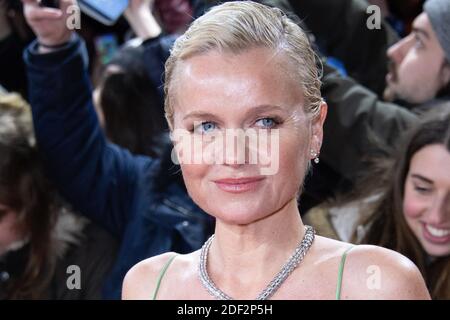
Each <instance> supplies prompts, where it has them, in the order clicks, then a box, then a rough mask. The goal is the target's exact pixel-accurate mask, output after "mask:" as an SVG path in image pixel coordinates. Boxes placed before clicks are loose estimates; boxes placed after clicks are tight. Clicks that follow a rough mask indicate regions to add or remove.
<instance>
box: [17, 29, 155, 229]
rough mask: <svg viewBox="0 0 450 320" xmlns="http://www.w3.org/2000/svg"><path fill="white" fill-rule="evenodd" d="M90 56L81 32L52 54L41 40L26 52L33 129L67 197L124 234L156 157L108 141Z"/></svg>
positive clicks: (52, 172) (100, 222)
mask: <svg viewBox="0 0 450 320" xmlns="http://www.w3.org/2000/svg"><path fill="white" fill-rule="evenodd" d="M86 57H87V54H86V49H85V46H84V42H83V41H82V40H80V39H79V38H78V37H77V36H74V39H73V40H72V41H71V42H70V43H69V44H68V45H67V46H66V47H65V48H63V49H61V50H58V51H56V52H52V53H49V54H38V53H37V44H36V43H32V44H31V45H30V46H29V47H28V48H27V49H26V50H25V53H24V59H25V62H26V65H27V72H28V79H29V92H30V94H29V99H30V103H31V105H32V111H33V122H34V129H35V133H36V139H37V142H38V145H39V148H40V150H41V153H42V156H43V158H44V161H45V164H46V168H47V171H48V174H49V176H50V177H51V179H52V181H53V182H54V183H55V184H56V186H57V187H58V189H59V191H60V193H61V194H62V195H63V197H64V198H65V199H66V200H68V201H69V202H70V203H71V204H72V205H73V206H74V208H75V209H77V210H79V211H80V212H82V213H83V214H85V215H86V216H88V217H89V218H91V219H92V220H94V221H96V222H97V223H99V224H101V225H103V226H104V227H105V228H106V229H108V230H109V231H110V232H112V233H113V234H115V235H116V236H119V237H120V236H121V235H122V234H123V232H124V230H125V227H126V226H127V223H128V222H129V220H130V218H131V216H132V215H133V214H134V213H135V211H136V210H135V208H134V201H135V200H134V198H135V191H136V188H138V186H140V184H139V181H140V180H139V179H141V180H142V176H144V175H146V174H147V173H148V172H149V171H151V168H149V166H150V167H151V166H154V165H156V161H153V160H152V159H150V158H147V157H139V156H133V155H131V154H130V153H129V152H128V151H126V150H123V149H121V148H119V147H118V146H116V145H113V144H111V143H109V142H107V141H106V138H105V136H104V134H103V132H102V130H101V128H100V126H99V122H98V119H97V116H96V113H95V111H94V108H93V105H92V89H91V85H90V81H89V78H88V74H87V71H86V70H87V58H86ZM147 175H148V174H147ZM147 181H148V180H147Z"/></svg>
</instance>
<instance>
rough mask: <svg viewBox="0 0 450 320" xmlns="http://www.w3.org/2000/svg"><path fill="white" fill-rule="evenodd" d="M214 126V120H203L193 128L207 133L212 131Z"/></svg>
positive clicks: (198, 131)
mask: <svg viewBox="0 0 450 320" xmlns="http://www.w3.org/2000/svg"><path fill="white" fill-rule="evenodd" d="M215 128H216V124H215V123H214V122H210V121H205V122H202V123H201V124H200V125H198V126H197V127H196V128H194V129H195V132H197V133H208V132H211V131H213V130H214V129H215Z"/></svg>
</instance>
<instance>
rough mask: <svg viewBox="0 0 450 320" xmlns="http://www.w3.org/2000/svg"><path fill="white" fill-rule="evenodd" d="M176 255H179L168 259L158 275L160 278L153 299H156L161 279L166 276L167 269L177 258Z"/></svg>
mask: <svg viewBox="0 0 450 320" xmlns="http://www.w3.org/2000/svg"><path fill="white" fill-rule="evenodd" d="M176 256H177V254H175V255H174V256H173V257H172V258H170V259H169V261H167V262H166V264H165V265H164V267H163V268H162V269H161V272H160V273H159V275H158V280H157V281H156V288H155V291H153V296H152V300H156V296H157V294H158V291H159V287H160V286H161V280H162V278H163V277H164V275H165V274H166V271H167V269H168V268H169V266H170V264H171V263H172V261H173V260H174V259H175V257H176Z"/></svg>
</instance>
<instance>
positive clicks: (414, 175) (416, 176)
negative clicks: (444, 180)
mask: <svg viewBox="0 0 450 320" xmlns="http://www.w3.org/2000/svg"><path fill="white" fill-rule="evenodd" d="M411 177H412V178H416V179H419V180H422V181H423V182H426V183H429V184H433V180H430V179H428V178H425V177H424V176H421V175H420V174H416V173H413V174H412V175H411Z"/></svg>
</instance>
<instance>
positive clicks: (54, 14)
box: [22, 0, 63, 21]
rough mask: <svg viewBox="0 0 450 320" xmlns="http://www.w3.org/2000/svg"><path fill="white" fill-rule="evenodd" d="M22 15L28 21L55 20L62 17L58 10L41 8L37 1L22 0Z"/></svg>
mask: <svg viewBox="0 0 450 320" xmlns="http://www.w3.org/2000/svg"><path fill="white" fill-rule="evenodd" d="M22 2H23V5H24V13H25V16H26V17H27V19H28V20H29V21H38V20H57V19H60V18H61V17H62V15H63V13H62V11H61V10H60V9H55V8H48V7H41V6H39V3H38V1H37V0H22Z"/></svg>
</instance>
